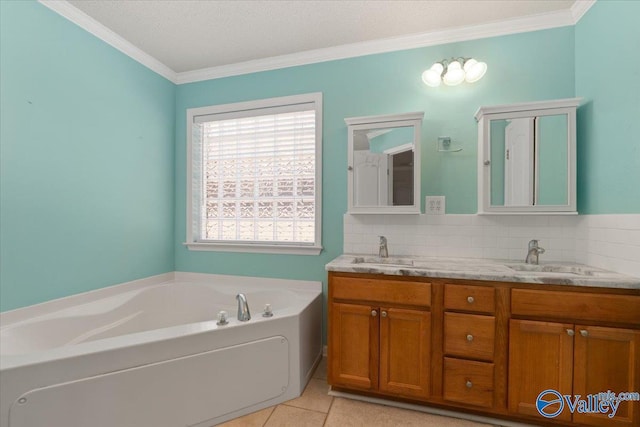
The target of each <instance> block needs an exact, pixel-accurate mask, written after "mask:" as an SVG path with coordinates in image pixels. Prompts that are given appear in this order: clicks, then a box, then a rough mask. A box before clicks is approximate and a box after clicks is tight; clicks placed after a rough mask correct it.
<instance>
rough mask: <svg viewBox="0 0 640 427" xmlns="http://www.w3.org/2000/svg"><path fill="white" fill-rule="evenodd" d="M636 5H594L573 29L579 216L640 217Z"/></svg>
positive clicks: (639, 37) (639, 36)
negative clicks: (577, 100)
mask: <svg viewBox="0 0 640 427" xmlns="http://www.w3.org/2000/svg"><path fill="white" fill-rule="evenodd" d="M639 16H640V2H639V1H611V0H608V1H598V2H596V4H595V5H594V6H592V7H591V9H589V11H588V12H587V13H586V14H585V15H584V16H583V17H582V19H581V20H580V22H578V24H577V25H576V26H575V40H576V49H575V63H576V90H575V92H576V96H580V97H583V98H584V105H583V106H582V107H580V109H579V110H578V133H577V137H578V146H577V149H578V192H577V198H578V210H579V211H580V213H581V214H604V213H640V185H638V184H639V183H640V55H639V54H638V53H639V52H640V26H639V25H638V17H639Z"/></svg>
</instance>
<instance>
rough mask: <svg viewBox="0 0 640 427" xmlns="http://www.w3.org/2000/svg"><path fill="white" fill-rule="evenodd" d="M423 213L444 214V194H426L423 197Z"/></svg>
mask: <svg viewBox="0 0 640 427" xmlns="http://www.w3.org/2000/svg"><path fill="white" fill-rule="evenodd" d="M424 206H425V213H426V214H427V215H444V211H445V201H444V196H427V197H425V203H424Z"/></svg>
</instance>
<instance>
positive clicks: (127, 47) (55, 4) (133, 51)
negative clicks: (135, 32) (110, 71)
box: [38, 0, 177, 83]
mask: <svg viewBox="0 0 640 427" xmlns="http://www.w3.org/2000/svg"><path fill="white" fill-rule="evenodd" d="M38 2H39V3H40V4H42V5H43V6H46V7H48V8H49V9H51V10H53V11H54V12H56V13H57V14H59V15H60V16H62V17H64V18H66V19H68V20H69V21H71V22H73V23H74V24H76V25H77V26H79V27H80V28H82V29H83V30H85V31H88V32H89V33H91V34H93V35H94V36H96V37H97V38H99V39H100V40H102V41H104V42H105V43H107V44H109V45H111V46H113V47H114V48H116V49H118V50H119V51H120V52H122V53H124V54H125V55H127V56H129V57H130V58H132V59H134V60H135V61H138V62H139V63H140V64H142V65H144V66H145V67H147V68H149V69H150V70H151V71H154V72H156V73H157V74H160V75H161V76H162V77H164V78H165V79H167V80H169V81H171V82H173V83H176V81H177V74H176V72H175V71H173V70H172V69H171V68H169V67H167V66H166V65H164V64H163V63H162V62H160V61H158V60H157V59H156V58H154V57H153V56H151V55H149V54H148V53H146V52H144V51H143V50H141V49H139V48H137V47H136V46H134V45H133V44H131V42H129V41H127V40H125V39H124V38H122V37H121V36H119V35H118V34H116V33H115V32H113V31H112V30H110V29H109V28H107V27H105V26H104V25H102V24H101V23H99V22H98V21H96V20H95V19H93V18H92V17H90V16H89V15H87V14H86V13H84V12H82V11H81V10H80V9H78V8H76V7H75V6H73V5H72V4H71V3H69V2H67V1H64V0H38Z"/></svg>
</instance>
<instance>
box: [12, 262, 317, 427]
mask: <svg viewBox="0 0 640 427" xmlns="http://www.w3.org/2000/svg"><path fill="white" fill-rule="evenodd" d="M172 276H174V277H172ZM167 279H170V280H167ZM159 282H161V283H159ZM239 292H243V293H244V294H245V295H246V296H247V300H248V303H249V307H250V309H251V315H252V318H251V320H250V321H248V322H239V321H237V320H236V311H237V305H236V300H235V295H236V294H237V293H239ZM321 294H322V286H321V283H320V282H302V281H291V280H280V279H263V278H247V277H235V276H218V275H202V274H192V273H175V275H174V274H170V275H164V276H160V277H156V278H150V279H148V280H143V281H137V282H131V283H128V284H125V285H119V286H113V287H109V288H105V289H101V290H98V291H93V292H89V293H86V294H82V295H77V296H73V297H69V298H63V299H60V300H56V301H51V302H47V303H43V304H39V305H36V306H32V307H26V308H23V309H18V310H13V311H10V312H5V313H1V314H0V326H1V327H0V427H40V426H42V427H45V426H46V427H75V426H77V427H87V426H92V427H102V426H104V427H113V426H118V427H128V426H131V427H133V426H135V427H146V426H149V427H165V426H166V427H178V426H197V427H208V426H211V425H214V424H217V423H220V422H223V421H226V420H228V419H230V418H234V417H237V416H240V415H243V414H246V413H249V412H252V411H255V410H258V409H261V408H264V407H268V406H271V405H274V404H277V403H280V402H283V401H285V400H289V399H292V398H294V397H296V396H299V395H300V393H301V392H302V390H303V389H304V386H305V385H306V383H307V381H308V380H309V378H310V376H311V374H312V372H313V368H314V366H315V364H316V363H317V362H318V361H319V360H320V357H321V356H322V333H321V328H322V299H321ZM267 303H268V304H271V306H272V308H273V312H274V316H273V317H270V318H266V317H262V315H261V312H262V309H263V307H264V305H265V304H267ZM220 310H225V311H227V312H228V313H229V315H230V322H229V324H228V325H225V326H218V325H217V324H216V315H217V313H218V312H219V311H220Z"/></svg>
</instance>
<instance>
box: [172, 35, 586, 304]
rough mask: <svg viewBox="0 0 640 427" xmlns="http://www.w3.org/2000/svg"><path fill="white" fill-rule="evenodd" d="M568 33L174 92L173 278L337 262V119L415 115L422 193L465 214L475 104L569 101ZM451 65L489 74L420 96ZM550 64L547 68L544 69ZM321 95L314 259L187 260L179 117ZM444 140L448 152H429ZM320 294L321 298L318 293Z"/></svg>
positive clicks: (472, 194)
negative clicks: (435, 72)
mask: <svg viewBox="0 0 640 427" xmlns="http://www.w3.org/2000/svg"><path fill="white" fill-rule="evenodd" d="M573 41H574V34H573V27H563V28H557V29H552V30H546V31H538V32H530V33H523V34H516V35H511V36H505V37H497V38H490V39H482V40H474V41H468V42H462V43H452V44H447V45H441V46H434V47H427V48H420V49H412V50H405V51H399V52H392V53H385V54H379V55H370V56H364V57H359V58H350V59H345V60H340V61H332V62H324V63H319V64H312V65H306V66H299V67H292V68H286V69H280V70H274V71H267V72H261V73H254V74H249V75H242V76H234V77H228V78H222V79H216V80H208V81H203V82H197V83H191V84H184V85H180V86H178V88H177V94H176V153H175V157H176V166H175V167H176V190H175V191H176V215H175V216H176V227H175V244H176V250H175V255H176V269H177V270H178V271H194V272H203V273H220V274H237V275H247V276H264V277H282V278H292V279H306V280H322V281H325V285H326V273H325V271H324V265H325V264H326V263H327V262H329V261H330V260H331V259H333V258H334V257H336V256H338V255H339V254H341V253H342V246H343V240H342V236H343V223H342V220H343V214H344V213H345V212H346V210H347V127H346V124H345V122H344V118H345V117H356V116H367V115H375V114H393V113H404V112H411V111H424V113H425V119H424V122H423V132H422V141H421V144H422V146H421V147H422V165H423V171H422V193H423V197H421V201H423V200H424V195H442V194H444V195H445V196H446V197H447V212H448V213H475V212H476V207H477V201H476V191H477V187H476V153H477V127H476V122H475V120H474V118H473V116H474V113H475V112H476V110H477V109H478V107H480V106H482V105H492V104H505V103H511V102H522V101H536V100H546V99H555V98H566V97H572V96H573V95H574V86H575V82H574V69H573V51H574V43H573ZM451 56H473V57H475V58H478V59H481V60H483V61H486V62H487V64H488V65H489V68H488V71H487V74H486V75H485V77H484V78H483V79H482V80H480V81H479V82H477V83H475V84H462V85H460V86H455V87H448V86H441V87H438V88H429V87H427V86H425V85H424V83H423V82H422V80H421V74H422V72H423V71H424V70H425V69H426V68H429V67H430V66H431V65H432V64H433V63H434V62H436V61H439V60H441V59H443V58H450V57H451ZM549 64H553V66H552V67H551V66H549ZM310 92H322V93H323V97H324V98H323V104H324V117H323V119H324V123H323V137H324V138H323V162H324V164H323V181H322V190H323V206H322V221H323V224H322V234H323V236H322V244H323V246H324V248H325V250H324V251H323V252H322V253H321V254H320V255H319V256H302V255H298V256H296V255H264V254H240V253H225V252H200V251H189V250H188V249H187V248H186V247H184V246H183V244H182V243H183V242H184V241H185V228H186V218H185V206H186V199H185V197H186V185H187V181H186V180H187V176H186V164H185V162H186V128H185V125H186V123H185V122H186V110H187V109H188V108H194V107H202V106H207V105H215V104H225V103H233V102H241V101H248V100H253V99H261V98H271V97H277V96H285V95H294V94H301V93H310ZM438 136H450V137H451V138H452V145H453V146H455V147H460V148H463V151H461V152H458V153H441V152H438V151H437V138H438ZM325 295H326V292H325Z"/></svg>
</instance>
